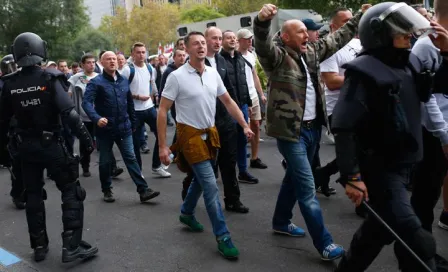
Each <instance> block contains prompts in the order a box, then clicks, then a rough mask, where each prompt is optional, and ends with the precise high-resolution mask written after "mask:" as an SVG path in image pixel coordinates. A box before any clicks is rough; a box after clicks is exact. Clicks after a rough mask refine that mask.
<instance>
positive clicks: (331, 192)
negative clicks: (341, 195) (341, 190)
mask: <svg viewBox="0 0 448 272" xmlns="http://www.w3.org/2000/svg"><path fill="white" fill-rule="evenodd" d="M316 193H319V194H323V195H325V196H326V197H329V196H330V195H335V194H336V189H335V188H333V187H331V186H328V188H326V189H324V188H322V186H319V187H317V189H316Z"/></svg>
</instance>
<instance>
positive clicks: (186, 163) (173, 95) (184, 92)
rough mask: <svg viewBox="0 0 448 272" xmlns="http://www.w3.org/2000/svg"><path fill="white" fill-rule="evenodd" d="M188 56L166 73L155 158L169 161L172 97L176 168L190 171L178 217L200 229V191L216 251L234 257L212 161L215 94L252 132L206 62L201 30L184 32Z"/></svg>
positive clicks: (216, 139) (215, 144) (215, 142)
mask: <svg viewBox="0 0 448 272" xmlns="http://www.w3.org/2000/svg"><path fill="white" fill-rule="evenodd" d="M185 44H186V49H187V52H188V54H189V56H190V60H189V61H188V62H187V63H186V64H184V65H183V66H181V67H180V68H179V69H177V70H176V71H174V72H172V73H171V74H170V75H169V76H168V80H167V83H166V85H165V88H164V90H163V93H162V100H161V103H160V107H159V118H158V120H157V128H158V131H159V148H160V160H161V161H162V162H163V163H164V164H168V163H169V162H170V156H169V155H170V153H171V151H170V148H168V147H167V145H166V126H167V122H166V118H167V112H168V110H169V109H170V108H171V105H172V104H173V102H176V120H177V140H176V143H175V144H174V145H173V146H172V147H171V148H172V150H173V151H176V152H177V157H176V161H177V163H178V166H179V169H181V170H182V171H184V172H192V173H193V174H194V178H193V181H192V183H191V185H190V188H189V190H188V193H187V196H186V198H185V202H184V204H183V205H182V208H181V215H180V218H179V219H180V222H181V223H182V224H184V225H186V226H188V227H189V228H190V229H191V230H193V231H197V232H200V231H203V230H204V227H203V226H202V225H201V224H200V223H199V222H198V221H197V220H196V218H195V216H194V211H195V208H196V205H197V202H198V200H199V198H200V197H201V194H202V192H204V202H205V207H206V209H207V213H208V216H209V218H210V221H211V223H212V226H213V233H214V234H215V236H216V240H217V242H218V250H219V252H220V253H221V254H222V255H223V256H224V257H225V258H237V257H238V255H239V251H238V249H237V248H236V247H235V246H234V245H233V243H232V240H231V238H230V233H229V231H228V229H227V226H226V222H225V218H224V215H223V213H222V210H221V203H220V201H219V190H218V186H217V184H216V178H215V173H214V170H213V164H214V163H215V162H214V161H215V159H216V155H217V149H218V148H219V147H220V144H219V134H218V131H217V129H216V127H215V114H216V98H219V99H220V101H221V102H222V103H223V104H224V106H225V107H226V109H227V111H228V112H229V113H230V115H231V116H232V117H233V118H234V119H235V120H237V122H238V123H239V124H240V126H241V127H242V128H243V129H244V134H245V135H246V137H248V138H249V139H250V138H251V137H252V136H253V134H254V133H253V132H252V131H251V130H250V128H249V126H248V124H247V123H246V122H245V120H244V116H243V114H242V112H241V110H240V109H239V107H238V105H237V104H236V103H235V102H234V101H233V99H232V98H231V97H230V95H229V93H228V92H227V91H226V88H225V87H224V83H223V82H222V80H221V76H220V75H219V74H218V72H217V71H216V69H214V68H212V67H209V66H206V65H205V58H206V56H207V45H206V40H205V37H204V35H203V34H202V33H200V32H190V33H189V34H188V35H187V36H186V37H185Z"/></svg>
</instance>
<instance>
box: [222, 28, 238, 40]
mask: <svg viewBox="0 0 448 272" xmlns="http://www.w3.org/2000/svg"><path fill="white" fill-rule="evenodd" d="M230 32H231V33H233V34H235V32H233V31H232V30H229V29H227V30H226V31H224V32H223V33H222V37H223V38H224V36H225V35H226V34H227V33H230Z"/></svg>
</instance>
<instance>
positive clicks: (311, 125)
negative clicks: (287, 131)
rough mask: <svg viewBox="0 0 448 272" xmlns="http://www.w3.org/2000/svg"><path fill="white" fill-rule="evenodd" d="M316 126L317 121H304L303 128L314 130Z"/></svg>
mask: <svg viewBox="0 0 448 272" xmlns="http://www.w3.org/2000/svg"><path fill="white" fill-rule="evenodd" d="M315 124H316V120H315V119H313V120H308V121H302V127H303V128H306V129H312V128H314V125H315Z"/></svg>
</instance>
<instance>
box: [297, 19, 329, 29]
mask: <svg viewBox="0 0 448 272" xmlns="http://www.w3.org/2000/svg"><path fill="white" fill-rule="evenodd" d="M302 22H303V23H304V24H305V26H306V28H307V29H308V30H314V31H317V30H319V29H320V28H321V27H323V26H324V25H323V24H316V23H315V22H314V21H313V20H312V19H304V20H302Z"/></svg>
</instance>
